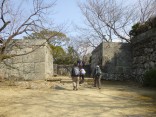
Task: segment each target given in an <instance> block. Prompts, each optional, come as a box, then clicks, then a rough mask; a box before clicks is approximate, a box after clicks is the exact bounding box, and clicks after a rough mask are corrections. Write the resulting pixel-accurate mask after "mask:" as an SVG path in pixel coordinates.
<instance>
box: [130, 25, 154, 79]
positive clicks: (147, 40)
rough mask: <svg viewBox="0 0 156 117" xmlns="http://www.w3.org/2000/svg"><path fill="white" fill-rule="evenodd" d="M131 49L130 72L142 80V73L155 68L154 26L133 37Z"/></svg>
mask: <svg viewBox="0 0 156 117" xmlns="http://www.w3.org/2000/svg"><path fill="white" fill-rule="evenodd" d="M132 50H133V52H132V53H133V62H132V64H133V67H132V69H133V71H132V74H133V76H134V78H136V79H137V80H138V81H139V82H142V80H143V74H144V73H145V72H146V71H148V70H150V69H153V68H156V28H155V29H152V30H149V31H147V32H145V33H143V34H141V35H138V36H137V37H134V38H133V39H132Z"/></svg>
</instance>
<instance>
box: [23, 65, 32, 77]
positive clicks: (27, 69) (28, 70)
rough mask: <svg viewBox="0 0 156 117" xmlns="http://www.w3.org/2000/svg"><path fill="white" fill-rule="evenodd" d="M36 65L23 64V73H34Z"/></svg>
mask: <svg viewBox="0 0 156 117" xmlns="http://www.w3.org/2000/svg"><path fill="white" fill-rule="evenodd" d="M34 69H35V65H34V63H23V73H24V74H28V73H34Z"/></svg>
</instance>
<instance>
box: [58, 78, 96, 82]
mask: <svg viewBox="0 0 156 117" xmlns="http://www.w3.org/2000/svg"><path fill="white" fill-rule="evenodd" d="M60 82H61V83H72V79H62V80H61V81H60ZM84 82H93V79H92V78H85V79H84Z"/></svg>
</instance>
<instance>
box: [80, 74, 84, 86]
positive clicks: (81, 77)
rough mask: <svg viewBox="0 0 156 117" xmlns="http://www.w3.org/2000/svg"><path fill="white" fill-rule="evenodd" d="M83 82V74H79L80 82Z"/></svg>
mask: <svg viewBox="0 0 156 117" xmlns="http://www.w3.org/2000/svg"><path fill="white" fill-rule="evenodd" d="M82 83H84V75H80V84H82Z"/></svg>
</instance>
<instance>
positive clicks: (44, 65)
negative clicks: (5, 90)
mask: <svg viewBox="0 0 156 117" xmlns="http://www.w3.org/2000/svg"><path fill="white" fill-rule="evenodd" d="M11 45H14V46H12V47H11ZM9 49H11V51H10V50H8V52H10V53H11V54H17V55H18V54H24V55H22V56H16V57H12V58H9V59H5V60H3V61H2V62H1V64H0V76H1V77H3V78H7V79H9V78H12V77H15V78H17V79H23V80H36V79H48V78H50V77H51V76H52V75H53V57H52V54H51V49H50V47H49V45H48V43H47V42H46V40H41V39H38V40H35V39H31V40H28V39H24V40H13V41H12V42H11V43H10V48H9Z"/></svg>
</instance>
